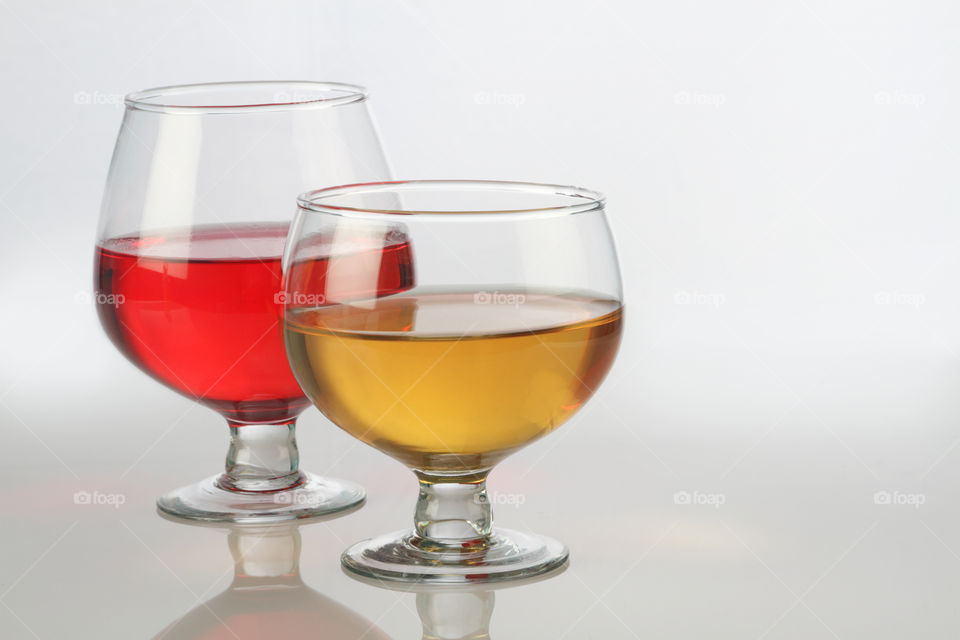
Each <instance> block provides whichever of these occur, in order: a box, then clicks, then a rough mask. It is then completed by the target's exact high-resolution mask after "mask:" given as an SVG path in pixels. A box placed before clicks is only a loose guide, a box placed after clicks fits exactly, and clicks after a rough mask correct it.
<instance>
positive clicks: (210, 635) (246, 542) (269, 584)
mask: <svg viewBox="0 0 960 640" xmlns="http://www.w3.org/2000/svg"><path fill="white" fill-rule="evenodd" d="M311 522H315V521H311ZM207 526H212V525H207ZM221 526H222V525H221ZM227 526H228V534H227V538H228V545H229V548H230V554H231V555H232V556H233V563H234V570H233V580H232V581H231V583H230V586H229V587H227V589H226V590H225V591H224V592H223V593H220V594H218V595H216V596H214V597H213V598H210V599H209V600H206V601H205V602H203V603H202V604H199V605H197V606H196V607H194V608H193V609H192V610H190V611H188V612H187V613H185V614H184V615H182V616H180V617H179V618H178V619H177V620H176V621H174V622H173V623H171V624H170V625H169V626H168V627H166V628H165V629H163V630H162V631H161V632H160V633H158V634H157V635H156V636H155V638H157V640H160V639H161V638H162V639H163V640H215V639H216V640H220V639H223V638H242V639H243V640H260V639H262V640H273V639H274V638H283V639H284V640H307V639H308V638H309V639H311V640H312V639H314V638H318V637H322V638H329V639H331V640H333V639H338V640H356V639H357V638H361V637H362V638H368V639H369V640H387V638H388V636H387V635H386V634H385V633H384V632H383V631H381V630H380V629H379V628H378V627H377V626H376V624H375V623H373V622H372V621H370V620H368V619H366V618H364V617H362V616H360V615H359V614H357V613H356V612H355V611H352V610H350V609H348V608H347V607H345V606H344V605H342V604H340V603H338V602H336V601H334V600H332V599H331V598H329V597H328V596H326V595H324V594H323V593H320V592H319V591H317V590H316V589H314V588H313V587H311V586H310V585H308V584H306V583H305V582H304V580H303V577H302V576H301V575H300V548H301V535H300V526H301V525H300V523H299V522H296V521H294V522H279V523H267V524H233V523H231V524H229V525H227Z"/></svg>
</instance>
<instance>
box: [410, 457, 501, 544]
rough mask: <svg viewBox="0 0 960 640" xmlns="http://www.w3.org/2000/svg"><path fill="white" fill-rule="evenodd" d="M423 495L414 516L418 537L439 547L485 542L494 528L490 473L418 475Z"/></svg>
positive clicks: (419, 473) (418, 500)
mask: <svg viewBox="0 0 960 640" xmlns="http://www.w3.org/2000/svg"><path fill="white" fill-rule="evenodd" d="M417 478H418V480H419V481H420V496H419V498H418V499H417V509H416V513H415V515H414V528H415V529H416V536H417V537H418V538H420V539H422V540H424V541H426V542H428V543H432V544H433V545H436V546H441V547H442V546H457V547H461V546H463V545H464V544H465V543H474V544H476V543H479V542H485V541H486V540H487V539H488V538H489V537H490V532H491V531H492V529H493V513H492V512H491V510H490V501H489V500H488V499H487V472H486V471H484V472H483V473H482V474H474V475H471V476H469V477H467V476H453V477H445V476H430V475H426V474H424V473H421V472H417Z"/></svg>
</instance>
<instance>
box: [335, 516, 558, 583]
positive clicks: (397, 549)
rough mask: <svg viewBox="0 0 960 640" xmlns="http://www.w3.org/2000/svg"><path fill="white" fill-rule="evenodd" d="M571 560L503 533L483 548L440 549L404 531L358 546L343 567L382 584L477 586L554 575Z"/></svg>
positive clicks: (542, 543)
mask: <svg viewBox="0 0 960 640" xmlns="http://www.w3.org/2000/svg"><path fill="white" fill-rule="evenodd" d="M568 557H569V552H568V551H567V548H566V547H565V546H564V545H563V544H562V543H560V542H558V541H556V540H554V539H552V538H547V537H544V536H538V535H534V534H529V533H521V532H519V531H513V530H510V529H497V530H495V531H494V532H493V534H492V535H491V536H490V538H489V540H488V541H487V542H486V544H484V545H482V546H468V545H460V546H454V545H451V546H435V545H433V544H432V543H430V542H429V541H426V540H424V539H423V538H418V537H416V536H415V535H414V534H413V533H412V532H410V531H398V532H395V533H391V534H387V535H384V536H380V537H379V538H374V539H372V540H364V541H363V542H360V543H357V544H355V545H353V546H352V547H350V548H349V549H347V550H346V551H344V552H343V555H342V556H341V558H340V561H341V563H342V564H343V568H344V569H346V570H348V571H350V572H352V573H355V574H357V575H359V576H363V577H366V578H374V579H377V580H388V581H392V582H420V583H432V584H473V585H475V584H484V583H490V582H500V581H504V580H520V579H523V578H530V577H533V576H538V575H541V574H544V573H548V572H550V571H553V570H554V569H557V568H558V567H560V566H561V565H563V564H564V563H565V562H566V561H567V558H568Z"/></svg>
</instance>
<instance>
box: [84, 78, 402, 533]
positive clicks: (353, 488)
mask: <svg viewBox="0 0 960 640" xmlns="http://www.w3.org/2000/svg"><path fill="white" fill-rule="evenodd" d="M387 175H388V169H387V164H386V160H385V159H384V156H383V152H382V150H381V148H380V143H379V141H378V138H377V135H376V130H375V128H374V125H373V122H372V120H371V118H370V113H369V111H368V109H367V96H366V92H365V90H364V89H363V88H362V87H357V86H353V85H346V84H338V83H329V82H306V81H304V82H286V81H267V82H227V83H214V84H198V85H183V86H178V87H160V88H157V89H148V90H145V91H141V92H138V93H134V94H131V95H129V96H127V98H126V110H125V112H124V116H123V122H122V124H121V126H120V133H119V135H118V138H117V144H116V148H115V150H114V154H113V162H112V163H111V165H110V172H109V176H108V179H107V186H106V190H105V193H104V197H103V207H102V211H101V215H100V229H99V232H98V237H97V246H96V252H95V256H96V258H95V266H94V271H95V285H94V286H95V287H96V290H97V303H98V305H97V311H98V314H99V316H100V322H101V324H102V325H103V328H104V330H105V331H106V333H107V335H108V336H109V337H110V339H111V341H112V342H113V343H114V345H115V346H116V347H117V348H118V349H119V350H120V352H121V353H123V355H125V356H126V357H127V358H128V359H129V360H130V361H131V362H132V363H133V364H135V365H136V366H137V367H139V368H140V369H141V370H142V371H144V372H146V373H147V374H149V375H150V376H152V377H153V378H154V379H156V380H157V381H159V382H161V383H162V384H164V385H166V386H167V387H169V388H171V389H173V390H175V391H177V392H179V393H181V394H183V395H184V396H186V397H188V398H190V399H191V400H193V401H195V402H198V403H199V404H201V405H203V406H205V407H208V408H210V409H213V410H214V411H217V412H218V413H220V415H222V416H223V417H224V418H225V419H226V421H227V425H228V426H229V429H230V445H229V449H228V452H227V458H226V465H225V470H224V472H223V473H221V474H219V475H216V476H213V477H210V478H208V479H206V480H203V481H201V482H199V483H196V484H193V485H189V486H186V487H183V488H181V489H177V490H175V491H171V492H170V493H167V494H166V495H164V496H162V497H161V498H160V499H159V500H158V501H157V506H158V507H159V508H160V509H161V510H162V511H163V512H165V513H167V514H170V515H174V516H179V517H182V518H189V519H196V520H204V521H228V522H249V521H254V522H256V521H261V522H262V521H266V520H285V519H295V518H304V517H308V516H316V515H320V514H325V513H330V512H335V511H339V510H342V509H346V508H348V507H351V506H353V505H355V504H357V503H358V502H360V501H362V500H363V497H364V493H363V489H362V488H361V487H359V486H358V485H356V484H354V483H351V482H347V481H342V480H336V479H332V478H323V477H320V476H316V475H312V474H309V473H307V472H305V471H301V470H300V468H299V453H298V450H297V442H296V439H295V434H294V428H295V423H296V419H297V416H298V415H299V414H300V413H301V412H302V411H303V410H304V409H305V408H307V407H309V406H310V402H309V401H308V400H307V398H306V397H305V396H304V394H303V391H302V390H301V389H300V387H299V385H298V384H297V382H296V380H295V379H294V377H293V374H292V373H291V371H290V366H289V364H288V363H287V358H286V354H285V352H284V345H283V333H282V329H281V326H280V323H281V320H282V312H283V302H282V297H283V290H282V285H281V257H282V254H283V245H284V242H285V241H286V237H287V231H288V229H289V227H290V201H291V199H292V198H294V197H296V194H298V193H300V192H302V191H303V190H304V189H308V188H312V187H314V186H316V185H317V184H318V183H320V184H340V183H342V182H343V181H344V180H348V181H356V180H364V179H365V180H382V179H385V178H386V177H387ZM185 417H186V414H184V416H182V418H181V419H183V418H185ZM176 425H177V422H175V423H174V424H173V425H169V426H164V428H163V429H162V430H161V429H158V436H157V437H163V435H164V434H165V433H166V432H169V431H170V429H172V427H173V426H176ZM178 437H181V438H182V436H178ZM185 446H190V440H189V439H188V440H186V443H185Z"/></svg>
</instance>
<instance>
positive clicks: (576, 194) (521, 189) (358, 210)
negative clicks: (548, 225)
mask: <svg viewBox="0 0 960 640" xmlns="http://www.w3.org/2000/svg"><path fill="white" fill-rule="evenodd" d="M417 190H419V191H445V190H446V191H450V192H465V191H501V192H511V191H513V192H516V193H526V194H541V195H544V196H564V197H567V198H570V199H571V200H573V201H572V202H571V203H570V204H562V205H552V206H544V207H523V208H516V209H372V208H363V207H349V206H344V205H336V204H329V203H323V202H322V201H323V200H326V199H332V198H336V197H338V196H345V195H358V194H368V193H390V192H394V193H402V192H405V191H407V192H410V191H417ZM605 202H606V196H604V195H603V194H602V193H600V192H599V191H594V190H592V189H586V188H584V187H576V186H569V185H560V184H550V183H544V182H522V181H512V180H392V181H385V182H358V183H355V184H345V185H337V186H333V187H324V188H323V189H314V190H312V191H307V192H305V193H302V194H300V195H299V196H298V197H297V206H298V207H299V208H300V209H301V210H304V211H312V212H317V213H329V214H333V215H340V216H345V215H352V214H372V215H398V216H400V215H402V216H448V215H474V216H476V215H479V216H498V215H508V214H557V213H561V214H574V213H583V212H586V211H593V210H595V209H602V208H603V206H604V204H605Z"/></svg>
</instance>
